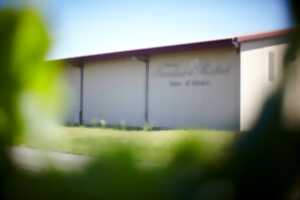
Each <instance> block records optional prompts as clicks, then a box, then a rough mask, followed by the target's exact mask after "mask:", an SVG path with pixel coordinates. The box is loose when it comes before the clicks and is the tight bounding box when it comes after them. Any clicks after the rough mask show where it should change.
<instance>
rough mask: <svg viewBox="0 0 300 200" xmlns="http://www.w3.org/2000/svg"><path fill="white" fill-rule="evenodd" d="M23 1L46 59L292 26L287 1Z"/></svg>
mask: <svg viewBox="0 0 300 200" xmlns="http://www.w3.org/2000/svg"><path fill="white" fill-rule="evenodd" d="M0 1H1V0H0ZM20 1H21V0H20ZM28 2H30V3H31V4H34V5H36V6H37V7H39V8H40V10H41V11H42V12H43V14H44V16H45V18H46V20H47V23H48V26H49V30H50V33H51V35H52V40H53V45H52V49H51V51H50V53H49V58H50V59H54V58H55V59H57V58H66V57H76V56H82V55H90V54H98V53H106V52H114V51H122V50H129V49H139V48H147V47H155V46H164V45H172V44H181V43H189V42H198V41H205V40H213V39H220V38H228V37H234V36H239V35H245V34H251V33H257V32H266V31H273V30H278V29H285V28H289V27H291V26H292V23H291V21H290V17H289V10H288V4H287V0H76V1H75V0H48V1H47V2H46V1H45V0H43V1H41V0H28ZM41 2H44V3H41ZM45 2H46V3H45Z"/></svg>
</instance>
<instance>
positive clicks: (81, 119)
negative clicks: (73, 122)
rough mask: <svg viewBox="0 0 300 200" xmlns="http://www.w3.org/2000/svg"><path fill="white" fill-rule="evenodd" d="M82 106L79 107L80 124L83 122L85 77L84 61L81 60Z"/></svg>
mask: <svg viewBox="0 0 300 200" xmlns="http://www.w3.org/2000/svg"><path fill="white" fill-rule="evenodd" d="M79 68H80V105H79V106H80V107H79V124H80V125H82V124H83V86H84V85H83V81H84V80H83V79H84V62H83V61H81V62H80V66H79Z"/></svg>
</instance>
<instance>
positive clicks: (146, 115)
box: [145, 57, 149, 123]
mask: <svg viewBox="0 0 300 200" xmlns="http://www.w3.org/2000/svg"><path fill="white" fill-rule="evenodd" d="M145 64H146V74H145V75H146V78H145V79H146V80H145V81H146V82H145V122H146V123H149V58H148V57H147V58H146V59H145Z"/></svg>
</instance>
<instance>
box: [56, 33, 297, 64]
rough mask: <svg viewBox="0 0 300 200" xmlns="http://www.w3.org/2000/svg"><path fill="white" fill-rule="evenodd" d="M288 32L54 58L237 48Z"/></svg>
mask: <svg viewBox="0 0 300 200" xmlns="http://www.w3.org/2000/svg"><path fill="white" fill-rule="evenodd" d="M290 32H292V29H284V30H278V31H272V32H263V33H258V34H252V35H246V36H239V37H234V38H226V39H219V40H211V41H203V42H195V43H185V44H178V45H169V46H161V47H152V48H143V49H133V50H126V51H117V52H109V53H102V54H95V55H87V56H79V57H73V58H63V59H56V60H58V61H59V60H62V61H66V62H75V63H78V62H80V63H81V62H85V61H88V62H94V61H99V60H111V59H119V58H125V57H140V56H143V57H144V56H151V55H155V54H161V53H176V52H182V51H194V50H201V49H211V48H220V47H230V46H231V47H234V48H239V44H240V43H243V42H249V41H256V40H261V39H268V38H273V37H281V36H287V35H288V34H289V33H290Z"/></svg>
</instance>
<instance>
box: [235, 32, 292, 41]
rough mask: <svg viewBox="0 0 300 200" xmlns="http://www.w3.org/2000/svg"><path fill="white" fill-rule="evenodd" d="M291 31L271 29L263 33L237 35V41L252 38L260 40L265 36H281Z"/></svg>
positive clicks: (252, 39) (251, 39) (250, 39)
mask: <svg viewBox="0 0 300 200" xmlns="http://www.w3.org/2000/svg"><path fill="white" fill-rule="evenodd" d="M292 31H293V29H283V30H278V31H272V32H264V33H257V34H252V35H245V36H240V37H237V41H238V42H249V41H254V40H261V39H266V38H272V37H281V36H287V35H288V34H290V33H291V32H292Z"/></svg>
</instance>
